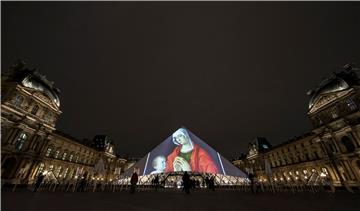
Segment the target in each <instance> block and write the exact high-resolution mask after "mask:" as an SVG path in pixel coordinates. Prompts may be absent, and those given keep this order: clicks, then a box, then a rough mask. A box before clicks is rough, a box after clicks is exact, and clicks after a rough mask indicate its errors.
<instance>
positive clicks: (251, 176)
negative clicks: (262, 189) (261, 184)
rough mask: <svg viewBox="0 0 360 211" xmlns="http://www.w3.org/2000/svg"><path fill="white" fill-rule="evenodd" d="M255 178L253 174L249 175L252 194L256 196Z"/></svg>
mask: <svg viewBox="0 0 360 211" xmlns="http://www.w3.org/2000/svg"><path fill="white" fill-rule="evenodd" d="M254 177H255V175H254V174H253V173H249V180H250V187H251V192H252V193H253V194H255V188H256V186H255V183H254Z"/></svg>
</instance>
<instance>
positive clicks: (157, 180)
mask: <svg viewBox="0 0 360 211" xmlns="http://www.w3.org/2000/svg"><path fill="white" fill-rule="evenodd" d="M154 186H155V190H156V191H157V189H158V186H159V175H156V177H155V178H154Z"/></svg>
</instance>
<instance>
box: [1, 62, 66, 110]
mask: <svg viewBox="0 0 360 211" xmlns="http://www.w3.org/2000/svg"><path fill="white" fill-rule="evenodd" d="M3 78H4V79H5V81H7V82H15V83H19V84H21V85H22V86H25V87H28V88H31V89H35V90H38V91H41V92H43V93H44V94H46V95H47V96H48V97H49V98H50V99H51V100H52V101H53V102H54V103H55V104H56V105H57V106H58V107H60V99H59V94H60V90H59V89H58V88H56V87H55V86H54V82H52V81H49V80H48V79H46V76H44V75H42V74H40V73H39V72H38V71H37V70H36V69H29V68H26V67H25V63H24V62H19V63H17V64H15V65H13V66H12V68H11V69H10V71H8V72H6V73H4V74H3Z"/></svg>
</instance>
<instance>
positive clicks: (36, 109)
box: [31, 105, 39, 115]
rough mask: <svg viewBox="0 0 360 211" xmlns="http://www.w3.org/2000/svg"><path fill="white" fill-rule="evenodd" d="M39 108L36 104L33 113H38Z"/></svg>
mask: <svg viewBox="0 0 360 211" xmlns="http://www.w3.org/2000/svg"><path fill="white" fill-rule="evenodd" d="M38 110H39V106H38V105H35V106H34V107H33V108H32V110H31V113H32V114H34V115H36V113H37V112H38Z"/></svg>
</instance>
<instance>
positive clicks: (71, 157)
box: [69, 154, 74, 162]
mask: <svg viewBox="0 0 360 211" xmlns="http://www.w3.org/2000/svg"><path fill="white" fill-rule="evenodd" d="M73 157H74V155H73V154H71V155H70V156H69V161H70V162H71V161H72V159H73Z"/></svg>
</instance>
